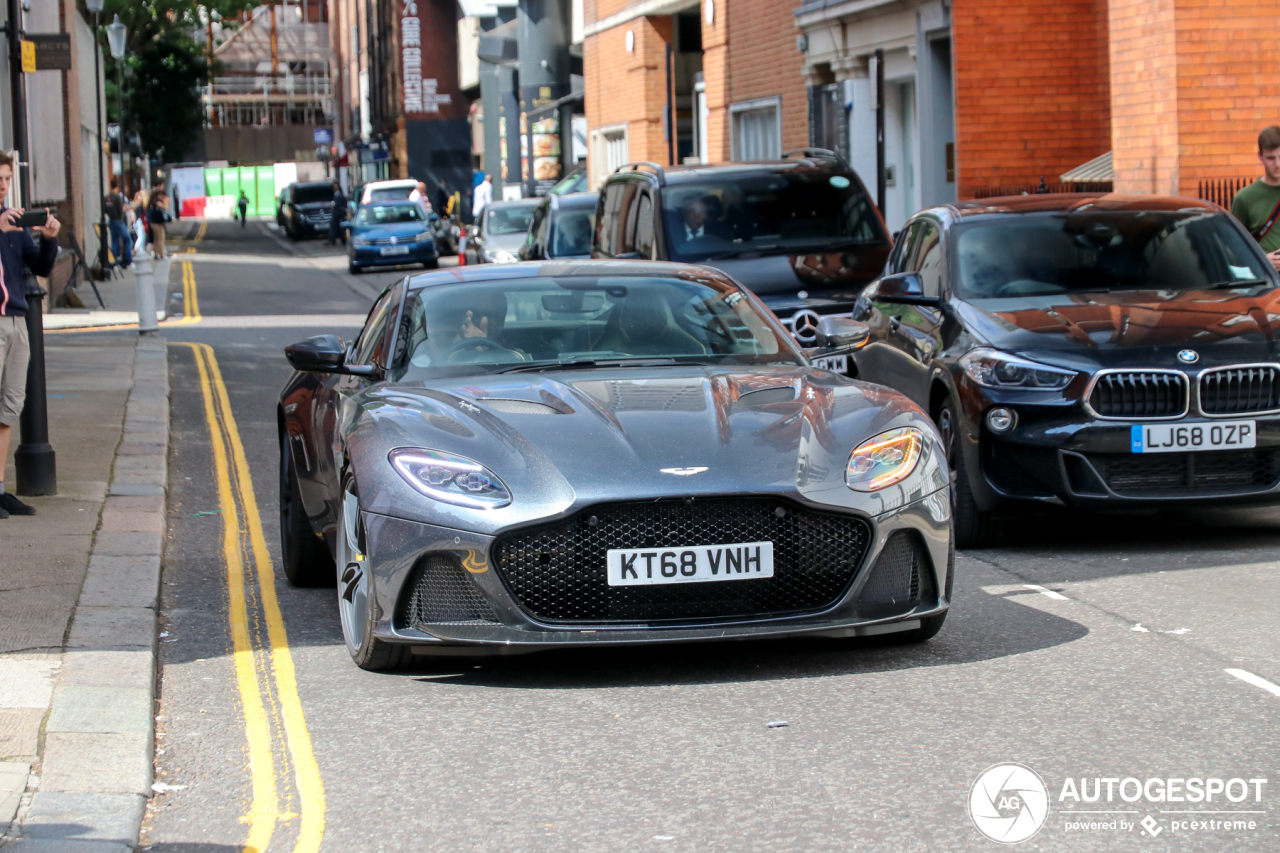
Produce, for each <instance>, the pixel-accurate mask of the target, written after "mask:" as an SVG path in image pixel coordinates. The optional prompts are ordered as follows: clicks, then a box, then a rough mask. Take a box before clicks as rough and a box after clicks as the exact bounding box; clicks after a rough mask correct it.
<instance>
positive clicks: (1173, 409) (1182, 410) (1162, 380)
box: [1089, 370, 1187, 419]
mask: <svg viewBox="0 0 1280 853" xmlns="http://www.w3.org/2000/svg"><path fill="white" fill-rule="evenodd" d="M1089 405H1090V407H1092V408H1093V410H1094V412H1096V413H1097V414H1098V415H1099V416H1100V417H1104V418H1133V419H1142V418H1178V417H1182V416H1183V415H1184V414H1186V412H1187V377H1186V375H1185V374H1183V373H1166V372H1160V371H1151V370H1132V371H1123V372H1117V373H1104V374H1102V375H1101V376H1099V377H1098V378H1097V381H1096V382H1094V385H1093V391H1092V392H1091V393H1090V394H1089Z"/></svg>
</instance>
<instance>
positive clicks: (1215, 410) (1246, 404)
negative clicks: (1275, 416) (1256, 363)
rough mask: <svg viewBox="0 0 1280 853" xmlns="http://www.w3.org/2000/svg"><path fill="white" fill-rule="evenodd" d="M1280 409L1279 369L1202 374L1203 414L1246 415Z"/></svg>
mask: <svg viewBox="0 0 1280 853" xmlns="http://www.w3.org/2000/svg"><path fill="white" fill-rule="evenodd" d="M1273 409H1280V368H1276V367H1273V366H1270V365H1263V366H1260V367H1228V368H1225V369H1222V370H1207V371H1205V372H1204V373H1202V374H1200V411H1202V412H1204V413H1205V414H1206V415H1237V414H1239V415H1245V414H1251V413H1254V412H1267V411H1271V410H1273Z"/></svg>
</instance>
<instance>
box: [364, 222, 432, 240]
mask: <svg viewBox="0 0 1280 853" xmlns="http://www.w3.org/2000/svg"><path fill="white" fill-rule="evenodd" d="M426 230H427V223H425V222H395V223H392V224H390V225H357V226H356V228H355V231H354V232H352V233H353V234H354V235H355V236H357V237H364V238H366V239H372V238H374V237H416V236H417V235H419V234H421V233H422V232H423V231H426Z"/></svg>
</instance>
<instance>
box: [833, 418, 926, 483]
mask: <svg viewBox="0 0 1280 853" xmlns="http://www.w3.org/2000/svg"><path fill="white" fill-rule="evenodd" d="M923 448H924V433H922V432H921V431H920V430H918V429H916V428H915V427H900V428H899V429H891V430H889V431H888V432H882V433H880V434H879V435H877V436H874V437H872V438H869V439H867V440H866V441H864V442H862V444H859V445H858V446H857V447H855V448H854V450H853V453H851V454H849V464H848V465H846V466H845V469H844V484H845V485H846V486H848V487H849V488H851V489H853V490H854V491H855V492H874V491H877V490H879V489H883V488H885V487H886V486H892V485H893V484H894V483H900V482H902V481H903V480H905V479H906V478H907V477H909V476H911V472H912V471H914V470H915V469H916V463H917V462H919V461H920V451H921V450H922V449H923Z"/></svg>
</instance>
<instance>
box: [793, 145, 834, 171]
mask: <svg viewBox="0 0 1280 853" xmlns="http://www.w3.org/2000/svg"><path fill="white" fill-rule="evenodd" d="M793 154H799V155H800V156H801V157H809V158H813V157H825V158H829V159H831V160H835V161H836V162H837V163H839V164H840V165H841V166H844V167H845V168H848V166H849V161H847V160H845V159H844V157H843V156H842V155H841V154H840V153H839V152H837V151H832V150H831V149H830V148H792V149H791V150H790V151H783V152H782V159H783V160H785V159H787V158H788V157H790V156H791V155H793Z"/></svg>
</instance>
